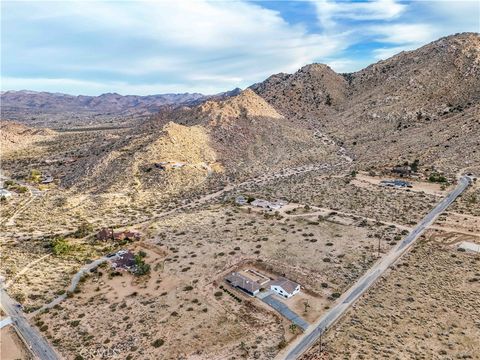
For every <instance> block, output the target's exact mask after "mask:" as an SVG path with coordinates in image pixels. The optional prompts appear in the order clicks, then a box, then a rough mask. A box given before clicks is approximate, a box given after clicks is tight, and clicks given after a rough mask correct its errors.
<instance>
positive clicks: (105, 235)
mask: <svg viewBox="0 0 480 360" xmlns="http://www.w3.org/2000/svg"><path fill="white" fill-rule="evenodd" d="M96 237H97V240H100V241H108V240H115V241H123V240H131V241H137V240H140V233H138V232H134V231H130V230H125V231H119V232H114V231H113V229H110V228H103V229H102V230H100V231H99V232H98V233H97V235H96Z"/></svg>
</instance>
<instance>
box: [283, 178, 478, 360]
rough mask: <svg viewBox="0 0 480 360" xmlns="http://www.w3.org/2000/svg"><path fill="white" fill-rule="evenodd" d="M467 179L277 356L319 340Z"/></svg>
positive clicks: (296, 354)
mask: <svg viewBox="0 0 480 360" xmlns="http://www.w3.org/2000/svg"><path fill="white" fill-rule="evenodd" d="M470 181H471V180H470V178H469V177H468V176H462V177H461V178H460V179H459V183H458V185H457V187H456V188H455V189H454V190H452V191H451V192H450V193H449V194H448V195H447V196H446V197H445V198H443V200H442V201H440V202H439V203H438V204H437V205H436V206H435V208H433V210H432V211H430V212H429V213H428V214H427V215H426V216H425V217H424V218H423V219H422V220H421V221H420V223H418V225H417V226H416V227H415V228H414V229H413V230H412V231H411V232H410V233H409V234H408V235H407V236H406V237H405V238H404V239H403V241H401V242H400V243H399V244H398V245H397V246H395V247H394V248H393V249H392V250H391V251H390V252H389V253H388V254H387V255H386V256H385V257H383V258H381V259H380V260H379V261H377V262H376V263H375V264H374V265H373V266H372V267H371V268H370V269H369V270H368V271H367V272H366V273H365V274H364V275H363V276H362V277H361V278H360V279H358V280H357V281H356V282H355V284H353V286H352V287H350V289H348V290H347V291H346V292H345V293H344V294H343V295H342V296H341V297H340V298H339V300H338V302H337V304H336V305H335V306H333V307H332V308H331V309H330V310H329V311H328V312H327V313H326V314H325V315H324V316H322V317H321V318H320V319H319V320H318V321H317V322H316V323H315V324H313V325H311V326H310V327H309V328H308V330H307V331H306V332H305V333H304V334H303V335H302V336H301V337H300V338H298V339H297V340H296V341H295V342H293V343H292V344H291V345H290V346H289V347H287V348H286V349H285V350H284V351H282V352H281V353H280V354H278V356H277V357H276V358H277V359H287V360H294V359H297V358H298V357H300V355H302V354H303V353H304V352H305V351H307V350H308V349H309V348H310V347H311V346H312V345H313V344H314V343H315V342H316V341H317V340H318V338H319V337H320V336H321V335H322V334H323V333H325V332H326V331H327V330H328V329H329V328H330V327H331V326H332V325H333V324H334V323H335V322H336V321H337V320H338V319H339V318H340V317H341V316H342V315H343V314H344V313H345V312H346V311H347V310H348V309H349V308H350V306H352V305H353V303H354V302H355V301H356V300H357V299H358V298H359V297H360V296H361V295H362V294H363V293H364V292H365V291H366V290H368V289H369V288H370V287H371V286H372V285H373V284H374V283H375V281H376V280H377V279H378V278H379V277H380V276H381V275H382V274H383V273H384V272H385V271H386V270H387V269H388V268H389V267H390V266H391V265H392V264H393V263H394V262H395V261H397V260H398V259H399V258H400V257H401V256H402V255H403V254H404V253H405V252H406V251H407V249H409V248H410V247H411V246H412V245H413V244H414V243H415V241H416V240H417V239H418V237H419V236H420V235H421V234H422V233H423V232H424V231H425V229H426V228H427V227H429V226H430V225H432V224H433V223H434V222H435V220H436V219H437V217H438V216H439V215H440V214H441V213H442V212H444V211H445V210H446V209H447V207H448V206H450V204H452V203H453V202H454V201H455V199H456V198H457V197H458V196H459V195H460V194H461V193H463V192H464V191H465V189H466V188H467V187H468V185H469V184H470Z"/></svg>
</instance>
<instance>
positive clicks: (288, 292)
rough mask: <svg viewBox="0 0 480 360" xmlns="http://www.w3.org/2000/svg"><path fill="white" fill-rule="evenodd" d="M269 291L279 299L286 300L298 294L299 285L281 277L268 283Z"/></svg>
mask: <svg viewBox="0 0 480 360" xmlns="http://www.w3.org/2000/svg"><path fill="white" fill-rule="evenodd" d="M270 289H271V290H272V291H274V292H275V293H277V294H278V295H280V296H281V297H284V298H286V299H288V298H291V297H292V296H294V295H295V294H298V293H299V292H300V285H299V284H297V283H296V282H294V281H292V280H289V279H286V278H283V277H281V278H278V279H277V280H273V281H271V282H270Z"/></svg>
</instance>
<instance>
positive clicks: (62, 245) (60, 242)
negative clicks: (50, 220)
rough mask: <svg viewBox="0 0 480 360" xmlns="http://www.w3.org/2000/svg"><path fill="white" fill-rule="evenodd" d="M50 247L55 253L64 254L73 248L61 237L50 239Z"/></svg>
mask: <svg viewBox="0 0 480 360" xmlns="http://www.w3.org/2000/svg"><path fill="white" fill-rule="evenodd" d="M50 248H51V249H52V252H53V253H54V254H55V255H65V254H68V253H69V252H71V251H72V250H73V246H72V245H71V244H70V243H69V242H68V241H67V240H66V239H64V238H62V237H57V238H55V239H53V240H52V241H50Z"/></svg>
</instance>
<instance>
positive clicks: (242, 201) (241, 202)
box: [235, 195, 248, 206]
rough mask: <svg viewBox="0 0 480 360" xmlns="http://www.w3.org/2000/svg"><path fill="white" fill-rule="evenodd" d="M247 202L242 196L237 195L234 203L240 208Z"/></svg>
mask: <svg viewBox="0 0 480 360" xmlns="http://www.w3.org/2000/svg"><path fill="white" fill-rule="evenodd" d="M247 202H248V200H247V198H246V197H245V196H243V195H239V196H237V197H236V198H235V203H236V204H237V205H240V206H242V205H245V204H246V203H247Z"/></svg>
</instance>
